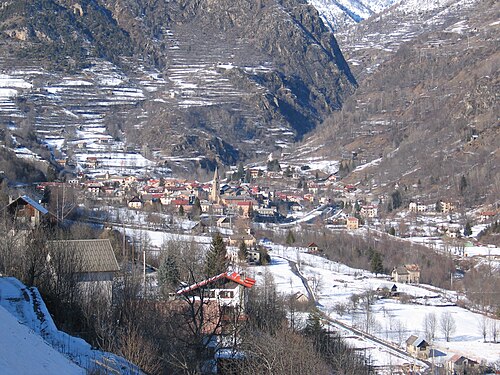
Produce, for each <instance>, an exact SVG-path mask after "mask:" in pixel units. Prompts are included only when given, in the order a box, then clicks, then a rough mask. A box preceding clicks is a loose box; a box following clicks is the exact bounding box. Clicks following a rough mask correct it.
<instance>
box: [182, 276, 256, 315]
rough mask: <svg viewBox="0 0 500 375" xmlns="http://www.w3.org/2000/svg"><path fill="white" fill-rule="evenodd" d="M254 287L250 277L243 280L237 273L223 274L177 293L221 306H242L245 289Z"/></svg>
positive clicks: (244, 299) (244, 298) (244, 300)
mask: <svg viewBox="0 0 500 375" xmlns="http://www.w3.org/2000/svg"><path fill="white" fill-rule="evenodd" d="M254 285H255V280H254V279H252V278H250V277H245V278H243V277H242V276H241V275H240V274H239V273H237V272H224V273H221V274H219V275H217V276H214V277H211V278H209V279H206V280H203V281H200V282H198V283H195V284H193V285H190V286H188V287H186V288H183V289H181V290H179V291H178V292H177V295H178V296H184V297H186V298H195V299H196V298H199V299H201V298H203V299H204V300H205V301H210V300H214V301H217V302H218V303H219V305H221V306H232V307H237V306H244V305H245V302H246V293H245V289H249V288H251V287H253V286H254Z"/></svg>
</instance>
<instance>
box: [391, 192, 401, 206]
mask: <svg viewBox="0 0 500 375" xmlns="http://www.w3.org/2000/svg"><path fill="white" fill-rule="evenodd" d="M391 198H392V208H393V209H395V210H397V209H398V208H399V207H400V206H401V203H402V202H401V193H400V192H399V190H395V191H394V192H393V193H392V194H391Z"/></svg>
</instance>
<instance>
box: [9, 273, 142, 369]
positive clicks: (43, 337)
mask: <svg viewBox="0 0 500 375" xmlns="http://www.w3.org/2000/svg"><path fill="white" fill-rule="evenodd" d="M0 332H1V334H0V374H3V375H10V374H12V375H14V374H37V375H45V374H47V375H51V374H86V373H100V371H103V372H106V373H108V372H107V371H109V373H120V374H130V375H131V374H142V372H141V371H140V370H139V368H137V366H135V365H133V364H131V363H129V362H128V361H126V360H125V359H123V358H122V357H119V356H117V355H114V354H111V353H106V352H102V351H100V350H93V349H92V347H91V346H90V345H89V344H88V343H87V342H86V341H84V340H82V339H79V338H77V337H73V336H70V335H68V334H66V333H64V332H61V331H59V330H58V329H57V327H56V326H55V324H54V321H53V320H52V318H51V316H50V314H49V312H48V310H47V307H46V306H45V303H44V302H43V299H42V297H41V296H40V293H39V292H38V290H37V289H36V288H28V287H26V286H25V285H24V284H23V283H21V282H20V281H19V280H17V279H15V278H13V277H0Z"/></svg>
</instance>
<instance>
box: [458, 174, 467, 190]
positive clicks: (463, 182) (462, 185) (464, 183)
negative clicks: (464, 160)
mask: <svg viewBox="0 0 500 375" xmlns="http://www.w3.org/2000/svg"><path fill="white" fill-rule="evenodd" d="M465 189H467V179H466V178H465V176H464V175H462V177H461V178H460V185H459V186H458V190H459V191H460V194H464V193H465Z"/></svg>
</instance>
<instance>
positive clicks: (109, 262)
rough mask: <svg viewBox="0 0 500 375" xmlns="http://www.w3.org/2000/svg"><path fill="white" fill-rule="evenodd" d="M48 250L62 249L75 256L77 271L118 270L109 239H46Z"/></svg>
mask: <svg viewBox="0 0 500 375" xmlns="http://www.w3.org/2000/svg"><path fill="white" fill-rule="evenodd" d="M47 246H48V249H49V252H50V251H51V250H62V251H65V252H67V254H68V255H72V256H75V257H76V259H77V261H78V262H79V264H78V268H79V272H82V273H87V272H116V271H119V270H120V267H119V266H118V262H117V261H116V257H115V253H114V252H113V247H112V246H111V242H110V241H109V239H104V240H63V241H47Z"/></svg>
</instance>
